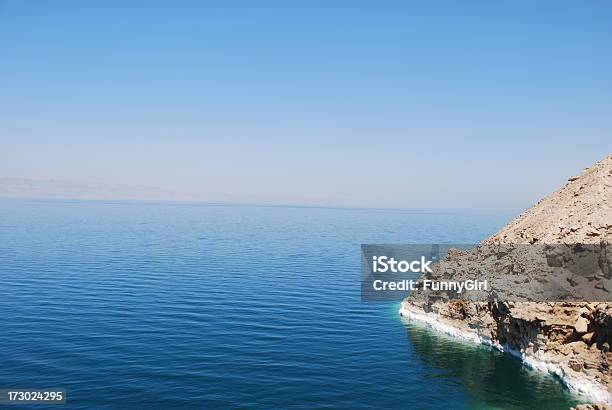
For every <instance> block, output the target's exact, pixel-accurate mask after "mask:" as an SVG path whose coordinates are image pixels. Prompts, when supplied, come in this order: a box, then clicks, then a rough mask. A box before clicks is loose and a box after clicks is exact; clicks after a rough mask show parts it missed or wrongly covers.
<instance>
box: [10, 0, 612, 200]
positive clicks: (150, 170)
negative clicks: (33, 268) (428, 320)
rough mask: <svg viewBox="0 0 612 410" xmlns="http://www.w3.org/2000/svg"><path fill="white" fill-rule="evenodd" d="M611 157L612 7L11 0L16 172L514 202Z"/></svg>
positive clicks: (280, 194)
mask: <svg viewBox="0 0 612 410" xmlns="http://www.w3.org/2000/svg"><path fill="white" fill-rule="evenodd" d="M610 153H612V2H607V1H537V2H533V1H524V2H520V1H513V2H497V1H482V2H479V1H467V2H458V1H449V2H443V1H433V2H428V1H419V2H416V1H396V2H394V1H368V2H366V1H278V2H272V1H214V2H213V1H210V2H205V1H193V2H187V1H166V2H152V1H141V2H138V1H131V2H128V1H110V0H103V1H16V0H15V1H3V0H0V178H34V179H41V180H68V181H82V182H88V183H101V184H102V183H103V184H125V185H127V186H129V185H135V186H136V185H138V186H142V185H144V186H151V187H157V188H160V189H164V190H172V191H175V192H181V193H190V195H195V196H196V197H201V198H203V199H210V200H225V199H230V200H231V199H236V200H239V201H249V202H281V203H286V202H291V203H307V204H337V205H356V206H362V205H376V206H392V207H397V206H400V207H417V208H420V207H436V208H449V207H450V208H454V207H461V208H466V207H467V208H504V209H508V208H523V207H526V206H529V205H531V204H532V203H533V202H534V201H536V200H537V199H538V198H539V197H541V196H542V195H544V194H547V193H550V192H551V191H552V190H553V189H555V188H557V187H558V186H559V185H561V184H562V183H563V182H564V181H565V179H566V178H567V177H568V176H570V175H572V174H575V173H577V172H578V171H580V170H581V169H582V168H584V167H586V166H588V165H590V164H592V163H593V162H595V161H597V160H598V159H601V158H603V157H604V156H605V155H606V154H610Z"/></svg>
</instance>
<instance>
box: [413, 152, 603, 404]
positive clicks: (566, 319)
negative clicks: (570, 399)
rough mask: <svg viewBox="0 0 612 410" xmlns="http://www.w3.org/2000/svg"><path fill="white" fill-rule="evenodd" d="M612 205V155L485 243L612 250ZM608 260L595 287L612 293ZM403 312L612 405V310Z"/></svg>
mask: <svg viewBox="0 0 612 410" xmlns="http://www.w3.org/2000/svg"><path fill="white" fill-rule="evenodd" d="M610 199H612V156H608V157H606V158H605V159H603V160H602V161H600V162H598V163H597V164H595V165H594V166H592V167H590V168H588V169H586V170H585V171H583V172H582V173H581V174H580V175H578V176H575V177H572V178H570V179H569V180H568V183H567V184H566V185H565V186H564V187H563V188H561V189H560V190H558V191H557V192H555V193H553V194H552V195H550V196H548V197H547V198H544V199H543V200H541V201H540V202H538V204H536V205H535V206H534V207H532V208H531V209H529V210H527V211H526V212H524V213H523V214H522V215H520V216H519V217H518V218H516V219H515V220H513V221H512V222H510V223H509V224H508V225H507V226H506V227H504V228H503V229H502V230H501V231H500V232H498V233H497V234H495V235H493V236H492V237H490V238H488V239H487V240H485V241H484V242H483V244H487V245H495V244H576V243H581V244H598V243H599V244H602V246H603V245H608V246H603V249H611V248H610V246H609V244H610V243H611V242H612V208H611V201H610ZM452 257H459V258H460V257H461V255H454V256H452ZM602 258H603V260H602V270H603V276H602V277H601V278H598V280H599V281H600V282H598V284H597V286H599V287H600V288H602V289H606V290H607V289H608V287H612V285H610V283H612V279H611V276H612V272H611V271H610V268H609V267H610V266H611V265H612V264H611V263H610V262H611V261H612V252H611V253H603V254H602ZM403 309H405V311H406V312H413V313H414V314H415V316H418V315H427V316H428V317H430V318H435V320H436V321H439V322H440V323H441V324H442V325H443V326H446V327H452V328H454V329H456V330H457V331H458V332H463V334H476V335H478V337H479V338H480V339H481V340H483V341H486V342H490V343H491V344H493V345H495V346H498V347H500V348H503V349H504V350H508V351H510V352H514V353H515V354H517V355H521V356H522V357H523V359H524V360H526V361H527V362H530V363H531V364H533V365H535V366H536V367H542V368H543V369H545V370H548V371H551V372H554V373H556V374H558V375H559V376H560V377H561V378H562V379H563V380H564V381H565V382H566V383H567V384H568V385H570V386H571V387H574V388H576V389H577V390H582V391H583V392H586V393H592V394H591V396H592V397H595V398H596V399H597V400H601V401H603V402H605V403H608V404H612V351H611V346H612V304H611V303H587V302H584V303H576V302H575V303H534V302H520V303H518V302H517V303H512V302H470V301H450V302H449V301H448V300H444V299H443V298H441V299H436V298H431V297H425V298H420V297H419V296H414V295H413V296H411V297H410V298H408V299H407V300H406V301H405V302H404V303H403Z"/></svg>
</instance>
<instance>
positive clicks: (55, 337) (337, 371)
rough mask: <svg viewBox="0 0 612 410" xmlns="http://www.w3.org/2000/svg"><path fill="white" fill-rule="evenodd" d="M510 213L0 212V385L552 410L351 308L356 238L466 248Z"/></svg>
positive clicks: (502, 376) (355, 292)
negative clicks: (452, 244) (460, 245)
mask: <svg viewBox="0 0 612 410" xmlns="http://www.w3.org/2000/svg"><path fill="white" fill-rule="evenodd" d="M511 216H512V215H511V214H509V213H500V212H467V211H449V212H442V211H399V210H374V209H338V208H313V207H265V206H228V205H197V204H154V203H111V202H94V201H90V202H87V201H34V200H1V201H0V279H1V286H0V318H1V328H0V389H2V388H27V389H32V388H65V389H66V391H67V396H68V404H67V405H66V406H62V408H70V409H80V408H83V409H85V408H95V409H140V408H149V409H152V408H155V409H157V408H168V409H174V408H176V409H179V408H193V409H214V408H252V409H289V408H291V409H300V408H304V409H308V408H330V409H340V408H346V409H359V408H383V409H394V408H431V409H448V408H550V409H567V408H569V407H570V405H572V404H574V403H576V398H575V397H574V396H572V395H570V394H569V393H568V392H567V390H566V389H565V388H563V386H562V385H561V384H560V383H559V382H558V380H555V379H554V378H553V377H551V376H548V375H543V374H541V373H538V372H535V371H531V370H528V369H526V368H525V367H523V366H521V364H520V363H519V362H518V361H517V360H515V359H513V358H510V357H507V356H504V355H502V354H500V353H498V352H496V351H493V350H491V349H489V348H486V347H483V346H480V347H479V346H475V345H471V344H466V343H463V342H458V341H456V340H453V339H450V338H449V337H447V336H444V335H440V334H437V333H435V332H432V331H431V330H429V329H427V328H424V327H423V326H421V325H416V324H408V323H403V322H402V320H401V319H400V317H399V316H398V314H397V310H398V305H397V304H395V303H362V302H361V299H360V283H359V278H360V266H359V264H360V248H359V245H360V244H361V243H473V242H477V241H479V240H482V239H483V238H485V237H486V236H488V235H490V234H492V233H494V232H495V231H496V230H497V229H499V228H500V227H501V226H503V225H504V224H505V223H506V222H508V220H509V219H510V218H511ZM44 407H45V406H41V405H36V406H35V407H32V408H44ZM49 407H50V408H59V407H57V406H55V407H52V406H49ZM11 408H17V407H15V406H12V407H11Z"/></svg>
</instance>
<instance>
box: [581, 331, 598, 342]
mask: <svg viewBox="0 0 612 410" xmlns="http://www.w3.org/2000/svg"><path fill="white" fill-rule="evenodd" d="M593 336H595V332H590V333H587V334H584V335H582V341H583V342H584V343H586V344H590V343H591V340H593Z"/></svg>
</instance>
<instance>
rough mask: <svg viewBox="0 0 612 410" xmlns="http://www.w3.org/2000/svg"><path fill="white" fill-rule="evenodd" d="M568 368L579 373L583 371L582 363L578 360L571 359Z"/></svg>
mask: <svg viewBox="0 0 612 410" xmlns="http://www.w3.org/2000/svg"><path fill="white" fill-rule="evenodd" d="M568 366H569V367H570V368H571V369H572V370H573V371H575V372H579V371H581V370H582V363H580V362H579V361H578V360H576V359H570V361H569V362H568Z"/></svg>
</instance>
